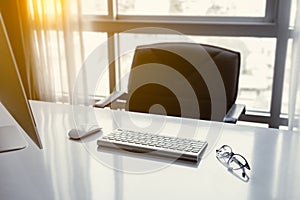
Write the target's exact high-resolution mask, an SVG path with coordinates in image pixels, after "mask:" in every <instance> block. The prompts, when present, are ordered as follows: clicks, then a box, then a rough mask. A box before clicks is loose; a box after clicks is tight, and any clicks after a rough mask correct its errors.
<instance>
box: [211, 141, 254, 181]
mask: <svg viewBox="0 0 300 200" xmlns="http://www.w3.org/2000/svg"><path fill="white" fill-rule="evenodd" d="M225 147H227V148H229V149H230V152H228V153H229V155H223V154H221V155H223V157H225V158H226V159H228V160H227V161H226V162H225V163H226V165H225V163H224V162H223V161H222V160H221V157H220V156H218V153H219V152H220V151H221V149H224V148H225ZM216 154H217V155H216V157H217V159H218V160H219V162H221V163H222V164H223V165H224V166H225V167H227V169H228V170H229V171H231V172H233V170H239V169H242V170H243V172H242V177H243V178H245V180H246V181H248V180H249V176H248V175H247V173H246V171H245V168H246V169H248V170H251V169H250V165H249V163H248V161H247V159H246V158H245V157H244V156H242V155H241V154H236V153H234V152H233V151H232V148H231V147H230V146H229V145H226V144H225V145H222V146H221V147H220V148H219V149H216ZM234 156H240V157H241V158H242V159H244V161H245V164H242V163H241V162H240V161H239V160H237V159H235V160H232V159H233V158H234ZM232 161H234V162H235V163H236V164H238V165H239V168H232V167H230V163H231V162H232ZM235 175H236V176H238V175H237V174H235ZM242 180H243V179H242Z"/></svg>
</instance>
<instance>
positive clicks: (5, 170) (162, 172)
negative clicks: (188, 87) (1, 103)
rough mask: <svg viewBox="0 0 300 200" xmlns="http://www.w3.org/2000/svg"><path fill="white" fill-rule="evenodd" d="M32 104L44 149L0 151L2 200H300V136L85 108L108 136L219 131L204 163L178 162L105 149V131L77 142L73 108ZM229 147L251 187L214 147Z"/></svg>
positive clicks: (211, 138)
mask: <svg viewBox="0 0 300 200" xmlns="http://www.w3.org/2000/svg"><path fill="white" fill-rule="evenodd" d="M31 105H32V109H33V112H34V116H35V119H36V121H37V124H38V130H39V133H40V136H41V140H42V143H43V146H44V148H43V149H42V150H40V149H38V148H37V147H36V146H35V145H34V144H33V143H32V142H31V141H30V140H29V139H28V138H27V139H28V143H29V147H27V148H26V149H24V150H20V151H16V152H8V153H2V154H0V199H1V200H11V199H29V200H34V199H38V200H40V199H43V200H44V199H49V200H58V199H63V200H68V199H71V200H75V199H80V200H88V199H105V200H110V199H114V200H123V199H124V200H126V199H130V200H133V199H143V200H147V199H149V200H150V199H151V200H152V199H180V200H182V199H189V200H190V199H222V200H227V199H228V200H232V199H248V200H250V199H251V200H258V199H263V200H266V199H288V200H292V199H300V190H299V186H300V156H299V154H300V134H299V133H295V132H288V131H280V130H275V129H265V128H255V127H248V126H241V125H232V124H223V123H216V122H206V121H199V120H181V119H180V118H167V120H165V121H164V119H165V118H162V117H159V116H155V115H142V114H130V115H128V113H127V112H121V111H110V110H107V109H105V110H102V109H93V108H90V109H84V108H82V110H81V111H80V113H81V114H82V115H80V117H79V118H78V119H77V121H78V120H80V119H84V116H85V112H90V113H94V114H95V116H96V118H97V121H99V123H100V125H101V126H102V127H103V132H104V134H106V133H108V132H109V131H111V130H112V129H114V128H116V127H118V126H121V127H124V128H135V129H137V128H138V126H144V127H148V128H146V129H147V130H157V129H161V130H163V131H164V133H166V134H171V135H172V134H174V132H176V130H178V129H180V130H182V131H181V132H186V133H193V132H196V135H195V137H196V138H207V136H206V135H207V134H208V133H212V134H214V133H218V134H216V135H215V136H213V137H215V138H213V137H212V136H210V137H208V140H210V141H211V143H214V144H210V145H211V146H210V147H209V148H208V149H207V151H206V154H205V155H204V158H203V159H202V160H201V162H200V163H199V165H196V166H195V165H188V164H184V163H175V164H171V163H168V162H164V161H160V160H158V159H156V158H150V157H145V158H142V156H139V155H135V154H123V153H121V152H115V153H111V152H107V151H101V150H100V151H98V150H97V145H96V140H97V138H98V137H99V136H100V135H101V133H98V134H96V135H93V136H91V137H88V138H86V139H85V140H84V141H79V142H78V141H71V140H69V139H68V137H67V132H68V130H69V129H71V128H73V127H74V117H73V114H74V112H73V109H72V106H67V105H61V104H53V103H43V102H37V101H33V102H31ZM77 114H78V113H77ZM77 114H76V115H77ZM0 119H1V118H0ZM3 122H5V123H6V124H7V123H8V121H7V120H0V123H1V125H3ZM131 122H133V123H135V124H136V125H134V124H132V123H131ZM149 125H150V126H149ZM195 127H197V129H195ZM179 134H180V133H179ZM188 135H189V136H192V135H193V134H192V135H191V134H188ZM217 136H219V137H217ZM214 139H216V140H215V142H212V141H214ZM223 144H228V145H230V146H231V147H232V148H233V150H234V152H235V153H240V154H242V155H243V156H245V157H246V158H247V160H248V162H249V164H250V166H251V171H250V172H249V171H248V174H249V176H250V181H249V182H247V183H246V182H242V181H241V180H239V179H238V178H236V177H235V176H233V175H232V174H231V173H229V172H228V171H227V170H226V168H225V167H224V166H223V165H222V164H220V163H219V162H218V160H217V159H216V157H215V149H216V148H218V147H220V146H221V145H223Z"/></svg>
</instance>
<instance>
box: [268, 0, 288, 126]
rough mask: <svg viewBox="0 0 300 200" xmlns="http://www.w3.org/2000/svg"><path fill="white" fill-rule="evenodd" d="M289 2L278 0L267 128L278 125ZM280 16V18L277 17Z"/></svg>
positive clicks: (286, 43)
mask: <svg viewBox="0 0 300 200" xmlns="http://www.w3.org/2000/svg"><path fill="white" fill-rule="evenodd" d="M290 7H291V1H290V0H280V1H279V2H278V12H277V19H276V24H277V44H276V53H275V64H274V76H273V87H272V98H271V110H270V112H271V119H270V124H269V126H270V127H271V128H278V127H279V125H280V113H281V103H282V93H283V83H284V72H285V63H286V62H285V60H286V52H287V45H288V38H289V35H290V34H289V31H288V30H289V19H290V12H289V11H290ZM279 16H280V17H279Z"/></svg>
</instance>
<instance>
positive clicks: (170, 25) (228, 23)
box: [81, 0, 296, 128]
mask: <svg viewBox="0 0 300 200" xmlns="http://www.w3.org/2000/svg"><path fill="white" fill-rule="evenodd" d="M81 2H82V11H81V12H82V15H83V20H82V25H83V26H82V27H84V28H85V29H86V30H84V31H85V33H84V42H85V43H86V45H87V46H86V47H85V52H86V55H87V54H89V53H88V52H91V51H92V49H93V48H96V46H97V44H98V43H101V41H105V40H108V38H112V37H113V40H114V45H113V54H115V55H114V57H115V58H118V59H117V60H116V62H115V63H113V68H114V70H109V71H108V72H107V74H106V75H104V78H103V80H102V82H101V84H100V85H101V86H99V91H98V93H97V94H99V95H107V94H108V93H109V92H111V91H112V90H113V89H114V86H115V85H116V84H117V82H118V81H119V79H122V77H124V75H125V74H126V73H128V71H129V70H130V65H131V60H132V56H133V50H134V48H132V49H131V50H128V51H126V52H125V53H122V52H124V51H123V49H122V48H124V45H125V43H126V42H125V43H124V41H125V40H124V38H126V37H129V36H130V37H132V38H135V39H136V42H137V43H136V44H146V43H151V42H153V41H157V39H158V38H157V37H160V38H162V39H164V40H165V41H173V40H174V34H166V33H165V32H164V31H154V32H153V31H149V32H143V34H141V33H135V30H136V29H139V28H146V27H156V28H160V29H161V30H163V29H165V30H171V31H174V32H177V33H180V34H182V35H183V36H185V37H187V38H189V39H190V40H193V41H195V42H199V43H208V44H213V45H218V46H223V47H225V48H229V49H233V50H237V51H239V52H241V56H242V66H241V67H242V68H241V77H240V90H239V96H238V100H237V101H238V102H239V103H244V104H246V107H247V112H246V116H245V117H244V118H243V120H245V121H250V122H257V123H265V124H268V125H269V126H270V127H275V128H278V127H279V126H280V125H286V122H287V121H286V119H285V118H284V117H282V115H281V113H286V112H287V105H286V103H285V102H286V101H285V98H286V96H287V95H286V93H287V91H288V87H287V86H288V85H287V84H286V81H285V79H286V78H285V77H288V72H287V71H286V70H288V69H289V55H290V54H289V53H288V49H289V48H290V47H289V45H288V44H289V42H288V40H289V38H290V36H291V35H292V31H293V29H292V27H290V26H291V25H293V21H294V20H293V18H294V13H295V8H296V7H295V2H296V0H251V1H250V0H151V1H144V0H87V1H81ZM290 18H291V20H290ZM129 30H130V31H129ZM149 30H150V29H149ZM128 31H129V32H130V33H129V32H128ZM175 35H176V34H175ZM125 36H126V37H125ZM95 41H97V42H95ZM286 66H287V67H286ZM122 84H123V83H122ZM120 87H126V82H125V83H124V84H123V85H121V86H120ZM103 88H104V89H103Z"/></svg>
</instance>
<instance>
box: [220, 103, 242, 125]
mask: <svg viewBox="0 0 300 200" xmlns="http://www.w3.org/2000/svg"><path fill="white" fill-rule="evenodd" d="M245 111H246V106H245V105H243V104H233V105H232V106H231V108H230V109H229V111H228V112H227V114H226V116H225V117H224V119H223V122H226V123H233V124H235V123H236V122H237V120H238V119H239V117H240V116H241V114H244V113H245Z"/></svg>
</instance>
